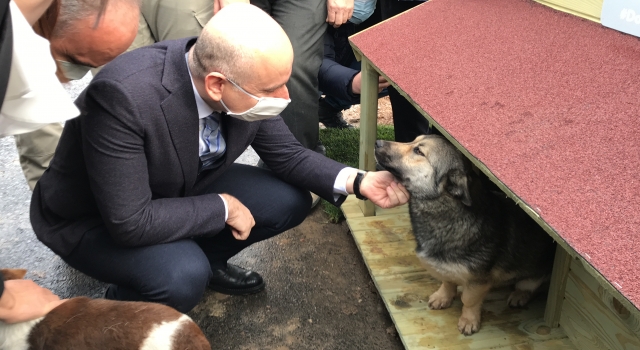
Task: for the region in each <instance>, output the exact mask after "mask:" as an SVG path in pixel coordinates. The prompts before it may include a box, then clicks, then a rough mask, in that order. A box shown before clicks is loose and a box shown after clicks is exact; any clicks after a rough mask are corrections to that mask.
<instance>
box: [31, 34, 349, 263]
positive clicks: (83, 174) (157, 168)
mask: <svg viewBox="0 0 640 350" xmlns="http://www.w3.org/2000/svg"><path fill="white" fill-rule="evenodd" d="M195 40H196V39H195V38H187V39H181V40H176V41H165V42H160V43H157V44H155V45H152V46H149V47H145V48H142V49H138V50H135V51H132V52H129V53H126V54H123V55H121V56H120V57H118V58H116V59H115V60H114V61H113V62H111V63H110V64H108V65H107V66H106V67H105V68H104V69H103V70H102V71H101V72H100V73H99V74H98V75H97V76H96V77H95V78H94V79H93V81H92V82H91V84H90V85H89V87H88V88H87V89H86V90H85V92H84V93H83V94H82V95H81V96H80V97H79V98H78V100H77V101H76V104H77V105H78V106H79V108H80V110H81V112H82V114H81V115H80V117H78V118H76V119H74V120H71V121H69V122H67V124H66V125H65V128H64V132H63V134H62V138H61V140H60V144H59V145H58V148H57V150H56V156H55V157H54V159H53V160H52V162H51V165H50V167H49V169H48V170H47V171H46V172H45V173H44V175H43V177H42V178H41V179H40V181H39V182H38V185H37V186H36V188H35V190H34V193H33V198H32V203H31V223H32V225H33V229H34V231H35V232H36V235H37V236H38V238H39V239H40V240H41V241H42V242H43V243H44V244H46V245H47V246H48V247H49V248H51V249H52V250H53V251H54V252H56V253H57V254H60V255H62V256H65V255H68V254H69V253H70V252H71V251H72V250H73V249H74V247H75V246H76V245H77V244H78V242H79V241H80V239H82V236H83V234H84V233H85V232H87V231H88V230H91V229H93V228H96V227H99V226H102V225H105V226H106V228H107V230H108V232H109V234H110V235H111V236H112V237H113V239H114V240H115V241H116V242H118V243H119V244H122V245H126V246H144V245H151V244H158V243H163V242H170V241H174V240H178V239H183V238H188V237H194V236H202V235H214V234H216V233H218V232H219V231H220V230H222V229H223V228H224V227H225V222H224V204H223V202H222V200H221V199H220V197H219V196H218V195H217V194H203V193H204V190H205V189H206V188H207V187H208V186H209V185H210V184H211V183H213V182H214V181H215V180H216V178H217V177H218V176H219V175H220V174H221V173H222V172H224V171H225V169H227V168H228V167H229V166H230V165H231V164H232V163H233V161H234V160H235V159H236V158H238V157H239V156H240V154H242V152H244V150H245V149H246V148H247V146H249V145H251V146H252V147H253V149H254V150H255V151H256V152H257V153H258V155H259V156H260V157H261V158H262V159H263V160H264V162H265V163H266V164H267V165H268V166H269V168H271V170H272V171H274V172H275V173H276V174H277V175H278V176H279V177H280V178H282V179H283V180H285V181H287V182H290V183H292V184H294V185H296V186H299V187H302V188H305V189H308V190H311V191H313V192H315V193H317V194H318V195H320V196H321V197H322V198H324V199H326V200H328V201H330V202H332V203H334V204H336V205H340V204H341V202H342V201H343V200H344V198H343V197H342V196H341V198H340V199H339V200H338V201H337V202H335V201H334V199H333V197H334V195H333V184H334V181H335V179H336V176H337V174H338V172H339V171H340V170H341V169H342V168H344V167H345V166H344V165H343V164H340V163H338V162H335V161H332V160H330V159H328V158H325V157H323V156H321V155H319V154H317V153H315V152H313V151H310V150H307V149H305V148H303V147H302V146H301V145H300V143H299V142H298V141H296V139H295V138H294V137H293V136H292V134H291V133H290V132H289V129H288V128H287V126H286V125H285V124H284V122H283V121H282V119H281V118H280V117H276V118H272V119H267V120H263V121H259V122H245V121H241V120H238V119H235V118H232V117H229V116H226V115H223V117H222V122H221V125H222V129H223V132H224V137H225V140H226V142H227V150H226V159H225V161H224V164H223V165H221V166H220V167H219V168H217V169H215V170H210V171H205V172H203V173H201V174H198V166H199V157H198V126H199V124H198V112H197V108H196V104H195V97H194V94H193V88H192V85H191V80H190V78H189V73H188V70H187V65H186V61H185V57H184V55H185V53H186V52H187V51H188V49H189V48H190V47H191V45H193V43H195ZM52 108H53V107H52Z"/></svg>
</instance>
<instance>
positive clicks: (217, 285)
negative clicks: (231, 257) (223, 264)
mask: <svg viewBox="0 0 640 350" xmlns="http://www.w3.org/2000/svg"><path fill="white" fill-rule="evenodd" d="M264 287H265V283H264V281H263V280H262V276H260V275H259V274H258V273H257V272H253V271H249V270H245V269H243V268H241V267H239V266H236V265H232V264H227V268H226V269H214V270H213V276H212V277H211V280H210V281H209V288H211V289H213V290H215V291H216V292H218V293H222V294H230V295H247V294H254V293H258V292H260V291H262V290H263V289H264Z"/></svg>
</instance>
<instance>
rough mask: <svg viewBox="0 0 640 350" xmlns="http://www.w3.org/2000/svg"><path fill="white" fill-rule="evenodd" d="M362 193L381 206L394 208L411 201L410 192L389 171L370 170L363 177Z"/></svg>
mask: <svg viewBox="0 0 640 350" xmlns="http://www.w3.org/2000/svg"><path fill="white" fill-rule="evenodd" d="M360 193H362V195H363V196H365V197H367V198H369V200H370V201H371V202H372V203H373V204H375V205H377V206H379V207H380V208H393V207H397V206H399V205H402V204H405V203H407V202H408V201H409V192H407V189H406V188H404V186H402V185H401V184H400V183H399V182H398V180H396V178H395V177H394V176H393V175H391V173H390V172H388V171H370V172H368V173H367V175H366V176H365V177H364V179H362V183H361V184H360Z"/></svg>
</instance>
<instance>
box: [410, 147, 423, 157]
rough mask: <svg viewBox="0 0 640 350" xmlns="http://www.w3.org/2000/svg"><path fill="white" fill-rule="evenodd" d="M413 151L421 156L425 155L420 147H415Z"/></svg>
mask: <svg viewBox="0 0 640 350" xmlns="http://www.w3.org/2000/svg"><path fill="white" fill-rule="evenodd" d="M413 153H415V154H417V155H419V156H423V157H424V153H422V151H421V150H420V147H416V148H414V149H413Z"/></svg>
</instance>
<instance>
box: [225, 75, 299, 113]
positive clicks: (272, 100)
mask: <svg viewBox="0 0 640 350" xmlns="http://www.w3.org/2000/svg"><path fill="white" fill-rule="evenodd" d="M227 80H229V82H230V83H231V84H233V86H235V87H237V88H238V90H240V91H242V92H244V93H245V94H247V95H249V96H251V97H252V98H253V99H255V100H258V103H256V105H255V106H253V107H251V108H249V109H248V110H247V111H245V112H242V113H233V112H231V110H230V109H229V108H228V107H227V105H225V104H224V101H222V99H220V103H222V106H223V107H224V109H226V110H227V114H228V115H230V116H232V117H234V118H238V119H241V120H244V121H248V122H255V121H258V120H263V119H269V118H273V117H275V116H277V115H278V114H280V112H282V111H283V110H284V109H285V108H286V107H287V105H289V102H291V100H290V99H284V98H277V97H257V96H253V95H252V94H250V93H248V92H246V91H244V89H243V88H241V87H240V86H238V84H236V83H234V82H233V81H231V79H227Z"/></svg>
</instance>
